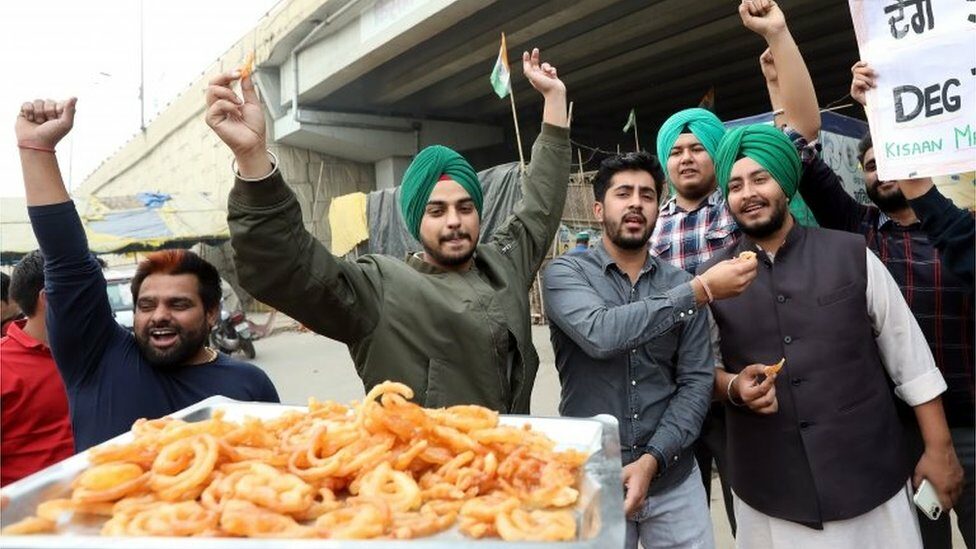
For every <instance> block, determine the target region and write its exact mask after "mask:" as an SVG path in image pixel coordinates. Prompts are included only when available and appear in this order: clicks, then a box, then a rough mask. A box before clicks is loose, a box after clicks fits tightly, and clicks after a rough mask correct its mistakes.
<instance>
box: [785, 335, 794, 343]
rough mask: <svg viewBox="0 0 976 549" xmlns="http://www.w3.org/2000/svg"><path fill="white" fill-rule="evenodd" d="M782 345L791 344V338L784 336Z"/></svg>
mask: <svg viewBox="0 0 976 549" xmlns="http://www.w3.org/2000/svg"><path fill="white" fill-rule="evenodd" d="M783 343H785V344H787V345H789V344H790V343H793V338H792V337H790V336H786V337H784V338H783Z"/></svg>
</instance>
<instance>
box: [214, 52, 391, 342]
mask: <svg viewBox="0 0 976 549" xmlns="http://www.w3.org/2000/svg"><path fill="white" fill-rule="evenodd" d="M239 77H240V74H239V73H238V72H237V71H235V72H229V73H225V74H221V75H219V76H217V77H215V78H214V79H213V80H211V81H210V85H209V86H208V88H207V107H208V108H207V114H206V121H207V125H209V126H210V127H211V129H213V131H214V133H216V134H217V136H218V137H220V139H221V141H223V142H224V143H225V144H226V145H227V146H228V147H229V148H230V150H231V151H232V152H233V153H234V158H235V160H236V162H237V168H238V178H237V180H236V182H235V183H234V188H233V189H232V190H231V193H230V198H229V199H228V201H227V222H228V225H229V226H230V233H231V245H232V246H233V247H234V251H235V252H236V256H235V259H234V260H235V264H236V266H237V272H238V275H239V277H240V282H241V286H243V287H244V288H245V289H246V290H247V291H248V292H250V293H251V294H252V295H254V296H255V297H256V298H258V299H259V300H261V301H262V302H264V303H267V304H269V305H271V306H273V307H275V308H276V309H278V310H280V311H283V312H284V313H285V314H287V315H288V316H291V317H292V318H294V319H296V320H298V321H299V322H301V323H302V324H304V325H306V326H308V327H309V328H311V329H313V330H315V331H316V332H318V333H320V334H322V335H325V336H327V337H331V338H333V339H337V340H339V341H342V342H344V343H352V342H354V341H356V340H357V339H359V338H362V337H364V336H365V335H367V334H369V333H370V332H371V331H372V330H373V328H374V327H375V325H376V322H377V321H378V318H379V302H380V299H381V295H382V286H381V281H380V278H379V276H378V272H377V267H376V265H375V264H374V263H371V262H367V261H362V262H356V263H352V262H348V261H343V260H341V259H339V258H336V257H335V256H333V255H332V253H331V252H329V250H328V249H327V248H326V247H325V246H324V245H323V244H322V243H321V242H319V241H318V240H317V239H316V238H315V237H313V236H312V235H311V234H310V233H309V232H308V231H307V230H306V229H305V225H304V223H303V221H302V213H301V207H300V206H299V204H298V200H297V198H296V197H295V194H294V193H293V192H292V191H291V189H289V188H288V186H287V185H286V184H285V181H284V179H283V178H282V176H281V173H280V172H279V170H278V167H277V166H274V165H273V164H272V162H271V160H270V158H269V155H268V153H267V150H266V135H265V131H266V130H265V121H264V112H263V110H262V106H261V102H260V100H259V99H258V95H257V91H256V90H255V88H254V84H253V83H252V82H251V78H250V77H248V76H246V77H244V78H243V79H242V80H241V91H242V96H243V97H238V96H237V94H236V93H234V91H233V90H232V89H231V84H232V83H233V82H234V81H235V80H237V79H238V78H239Z"/></svg>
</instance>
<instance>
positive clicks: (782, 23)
mask: <svg viewBox="0 0 976 549" xmlns="http://www.w3.org/2000/svg"><path fill="white" fill-rule="evenodd" d="M739 16H740V17H742V24H743V25H745V27H746V28H748V29H749V30H751V31H753V32H755V33H756V34H759V35H760V36H762V37H763V38H764V39H765V40H766V44H767V45H768V46H769V49H767V50H766V52H764V53H763V56H762V57H761V58H760V60H761V65H762V68H763V74H764V76H765V77H766V87H767V89H768V90H769V100H770V102H771V103H772V107H773V110H774V111H776V110H779V109H783V113H782V115H779V116H777V117H776V121H777V125H778V126H782V125H787V126H790V127H791V128H793V129H795V130H796V131H798V132H800V135H802V136H803V137H805V138H806V139H807V141H813V140H814V139H816V138H817V136H818V134H819V133H820V107H819V105H818V103H817V92H816V90H815V89H814V87H813V80H812V79H811V78H810V71H809V70H807V65H806V63H805V62H804V61H803V56H802V55H801V54H800V48H798V47H797V45H796V41H795V40H794V39H793V35H792V34H790V29H789V27H788V26H787V25H786V16H785V15H784V14H783V11H782V10H781V9H780V8H779V6H778V5H777V4H776V2H773V1H772V0H743V2H742V3H741V4H740V5H739ZM774 60H775V65H774V64H773V63H774Z"/></svg>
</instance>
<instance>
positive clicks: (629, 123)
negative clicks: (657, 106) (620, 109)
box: [624, 109, 637, 133]
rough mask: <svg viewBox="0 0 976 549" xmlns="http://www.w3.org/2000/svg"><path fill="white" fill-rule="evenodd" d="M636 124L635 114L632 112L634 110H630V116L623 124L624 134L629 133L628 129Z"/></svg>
mask: <svg viewBox="0 0 976 549" xmlns="http://www.w3.org/2000/svg"><path fill="white" fill-rule="evenodd" d="M636 123H637V113H636V112H634V109H630V114H629V115H628V116H627V123H626V124H624V133H627V132H629V131H630V129H631V128H633V127H634V124H636Z"/></svg>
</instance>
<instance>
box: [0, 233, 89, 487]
mask: <svg viewBox="0 0 976 549" xmlns="http://www.w3.org/2000/svg"><path fill="white" fill-rule="evenodd" d="M10 297H11V299H12V300H13V301H14V302H16V303H17V305H18V306H19V307H20V309H21V311H23V312H24V314H26V315H27V318H26V319H23V320H18V321H15V322H14V323H11V324H10V325H9V326H8V329H7V335H6V336H5V337H3V338H2V339H0V421H2V431H0V486H6V485H7V484H10V483H11V482H13V481H15V480H19V479H21V478H23V477H26V476H27V475H30V474H31V473H34V472H36V471H39V470H41V469H43V468H45V467H47V466H48V465H51V464H54V463H57V462H59V461H61V460H63V459H65V458H67V457H69V456H71V455H72V454H73V453H74V439H73V438H72V436H71V421H70V420H69V419H68V395H67V394H66V392H65V390H64V383H63V382H62V381H61V376H60V375H59V374H58V369H57V367H56V366H55V365H54V359H53V358H52V357H51V350H50V349H48V347H47V327H46V324H45V321H44V314H45V313H46V312H47V298H46V297H45V295H44V257H43V256H42V255H41V254H40V252H36V251H35V252H31V253H29V254H27V255H26V256H25V257H24V258H23V259H22V260H21V261H20V263H18V264H17V266H16V267H14V272H13V279H12V281H11V283H10Z"/></svg>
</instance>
